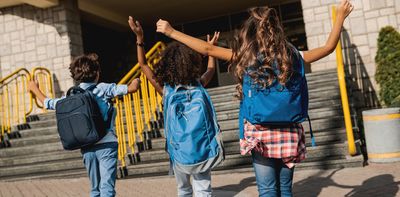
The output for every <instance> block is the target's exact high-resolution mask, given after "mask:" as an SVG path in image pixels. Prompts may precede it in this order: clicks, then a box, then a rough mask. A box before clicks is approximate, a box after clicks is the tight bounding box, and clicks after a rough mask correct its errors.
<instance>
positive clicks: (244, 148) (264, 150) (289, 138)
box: [240, 122, 306, 168]
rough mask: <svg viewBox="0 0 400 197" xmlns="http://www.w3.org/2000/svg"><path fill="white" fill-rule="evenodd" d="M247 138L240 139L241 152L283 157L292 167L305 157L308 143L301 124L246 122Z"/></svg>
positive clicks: (245, 134)
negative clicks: (279, 124) (265, 124)
mask: <svg viewBox="0 0 400 197" xmlns="http://www.w3.org/2000/svg"><path fill="white" fill-rule="evenodd" d="M244 136H245V139H241V140H240V153H241V154H242V155H246V154H251V151H252V150H254V151H257V152H260V153H261V154H262V155H263V156H264V157H267V158H276V159H280V158H281V159H282V160H283V162H284V163H285V164H286V165H287V166H288V167H289V168H292V167H293V166H294V165H295V163H299V162H301V161H302V160H304V159H305V154H306V145H305V135H304V129H303V126H302V125H301V124H295V125H291V126H286V127H281V126H280V127H278V126H264V125H252V124H250V123H249V122H245V124H244Z"/></svg>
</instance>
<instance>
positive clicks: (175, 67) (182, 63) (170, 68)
mask: <svg viewBox="0 0 400 197" xmlns="http://www.w3.org/2000/svg"><path fill="white" fill-rule="evenodd" d="M201 64H202V57H201V55H200V54H199V53H197V52H195V51H193V50H192V49H190V48H189V47H187V46H186V45H183V44H181V43H179V42H176V41H174V42H171V43H170V44H168V46H167V47H166V49H165V50H164V51H163V52H162V54H161V59H160V61H158V63H157V64H156V65H155V66H154V75H155V78H156V81H157V82H158V83H159V84H165V83H166V84H168V85H170V86H175V85H189V84H192V83H194V82H195V81H196V80H197V79H199V78H200V76H201V73H200V72H201V71H200V65H201Z"/></svg>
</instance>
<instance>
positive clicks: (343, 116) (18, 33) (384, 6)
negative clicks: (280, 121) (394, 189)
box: [0, 0, 400, 181]
mask: <svg viewBox="0 0 400 197" xmlns="http://www.w3.org/2000/svg"><path fill="white" fill-rule="evenodd" d="M339 2H340V0H213V1H207V0H190V1H188V0H169V1H161V0H146V1H139V0H136V1H132V0H131V1H129V0H113V1H110V0H0V88H1V89H0V129H1V130H0V131H1V133H0V149H1V151H0V157H1V158H0V181H1V180H18V179H29V178H42V177H78V176H86V172H85V170H84V166H83V164H82V161H81V154H80V153H79V151H71V152H67V151H64V150H63V148H62V146H61V143H60V140H59V136H58V133H57V123H56V117H55V113H54V112H52V111H44V112H47V113H41V112H42V111H41V109H39V108H40V107H41V103H38V102H37V101H35V100H34V99H32V98H31V95H30V94H28V93H26V90H25V89H26V88H25V86H26V80H27V78H29V75H31V76H32V77H34V78H35V79H38V81H39V82H40V83H39V86H40V87H46V88H47V90H46V91H47V93H51V92H55V95H50V96H61V95H64V94H65V93H66V91H67V89H68V88H69V87H71V86H72V85H73V81H72V79H71V77H70V72H69V69H68V68H69V64H70V62H71V59H72V58H73V57H75V56H78V55H81V54H83V53H91V52H95V53H97V54H99V57H100V62H101V66H102V72H101V79H100V80H101V81H105V82H119V81H121V79H124V80H125V79H127V80H126V81H125V82H128V81H129V80H130V79H133V78H134V77H137V76H139V74H140V70H139V69H136V70H135V69H132V68H133V67H134V65H135V64H136V63H137V60H136V44H135V42H136V41H135V37H134V34H133V33H132V32H131V30H130V28H129V26H128V24H127V20H128V16H129V15H131V16H133V17H135V19H136V20H139V21H140V22H141V23H142V26H143V27H144V31H145V48H146V50H147V51H150V52H149V53H148V54H150V55H149V63H150V64H152V63H154V62H155V61H156V60H157V58H158V56H157V54H158V53H159V52H160V51H161V50H162V47H161V46H162V44H160V43H158V41H163V42H164V43H168V42H170V41H171V40H170V39H168V38H167V37H165V36H164V35H162V34H159V33H156V32H155V30H156V25H155V24H156V22H157V20H158V19H159V18H161V19H164V20H168V21H169V22H170V23H171V24H172V25H173V26H174V27H175V28H176V29H178V30H180V31H183V32H184V33H187V34H189V35H193V36H195V37H198V38H201V39H205V38H206V35H207V34H212V33H213V32H214V31H220V32H221V38H220V41H219V45H221V46H224V47H229V46H230V43H231V41H232V40H233V35H234V32H235V30H236V29H237V28H238V27H240V25H241V24H242V23H243V21H244V20H245V19H246V18H247V17H248V16H247V15H248V14H247V12H246V10H247V9H248V8H250V7H254V6H265V5H268V6H270V7H274V8H275V9H276V10H277V11H278V12H279V16H280V19H281V21H282V23H283V25H284V30H285V32H286V35H287V37H288V39H289V41H290V42H292V43H293V44H294V45H295V46H296V47H297V48H298V49H299V50H308V49H313V48H316V47H319V46H322V45H324V44H325V42H326V40H327V39H328V36H329V33H330V31H331V26H332V6H333V5H335V4H337V3H339ZM352 3H353V4H354V7H355V10H354V11H353V12H352V13H351V14H350V16H349V18H348V19H347V20H346V22H345V24H344V28H343V32H342V37H341V43H342V50H343V51H342V54H343V62H344V65H345V73H346V76H345V79H346V83H347V88H348V91H347V93H348V99H349V100H350V102H349V103H350V105H349V106H347V105H345V104H343V103H342V97H341V96H342V95H344V94H341V91H340V90H339V85H338V78H340V77H338V74H337V71H336V69H335V68H336V67H337V61H336V54H335V53H333V54H331V55H329V56H328V57H326V58H324V59H322V60H320V61H318V62H315V63H313V64H312V65H307V72H309V74H308V75H307V80H308V85H309V98H310V100H309V101H310V102H309V103H310V104H309V115H310V117H311V118H310V119H311V122H312V128H313V131H315V132H314V133H315V138H316V142H317V147H313V148H310V149H309V152H308V156H307V159H306V160H305V162H304V163H302V164H300V165H299V166H297V167H296V170H298V169H315V168H318V169H328V168H343V167H356V166H362V165H363V164H364V163H365V159H366V157H362V154H363V155H364V156H365V154H366V151H365V150H363V148H365V142H364V141H363V140H364V139H363V136H362V135H363V133H362V131H363V128H362V126H361V125H360V124H361V121H360V118H361V113H360V111H361V110H363V109H365V108H371V107H376V106H379V102H378V97H377V94H376V90H377V89H378V87H377V85H376V83H375V80H374V75H375V67H376V65H375V62H374V59H375V55H376V51H377V37H378V33H379V30H380V29H381V28H382V27H384V26H387V25H390V26H393V27H395V28H396V29H399V28H400V0H352ZM153 46H157V47H158V48H157V47H153ZM151 49H152V50H151ZM339 54H340V53H339ZM206 58H207V57H204V60H205V61H204V68H205V64H206V62H207V61H206ZM38 66H41V67H44V68H46V69H42V70H40V69H39V70H35V69H36V68H37V67H38ZM19 68H26V69H25V70H24V69H23V70H19V71H18V72H14V71H16V70H17V69H19ZM34 68H35V69H34ZM137 68H138V67H137ZM227 68H228V63H227V62H225V61H218V62H217V73H216V75H215V76H214V78H213V80H212V81H211V83H210V84H209V86H210V89H209V90H208V92H209V94H210V96H211V97H212V100H213V103H214V105H215V109H216V112H217V116H218V117H217V118H218V121H219V124H220V127H221V130H222V131H224V132H223V136H224V145H225V147H226V153H227V155H226V160H225V162H224V164H223V165H222V166H221V168H218V169H221V170H222V169H232V168H237V167H249V166H251V158H250V157H249V156H248V155H247V156H244V157H243V156H241V155H240V154H239V151H238V148H239V140H238V135H237V131H238V111H239V110H238V109H239V102H238V101H237V100H236V99H234V98H233V96H232V95H234V93H235V88H234V85H232V84H233V83H234V81H233V79H232V77H231V75H230V74H229V73H228V69H227ZM131 69H132V72H130V70H131ZM47 70H48V71H49V72H47ZM36 71H37V72H36ZM29 72H30V74H29ZM46 72H47V73H46ZM11 73H13V74H11ZM127 73H128V74H129V75H127ZM50 75H51V76H52V78H53V82H54V91H53V89H52V88H48V86H45V85H44V81H45V78H48V77H49V76H50ZM143 81H144V80H143ZM146 84H147V83H142V84H141V89H140V91H138V92H136V93H134V94H130V95H128V96H124V97H118V98H115V99H114V100H115V106H116V108H117V114H118V116H117V118H116V134H117V136H118V141H119V145H120V146H119V157H118V158H119V164H118V166H119V171H118V174H119V177H120V178H122V177H125V176H126V175H132V176H138V177H140V176H152V175H160V174H167V173H168V170H169V161H168V155H167V153H165V151H164V148H165V139H163V138H162V133H163V132H162V123H163V121H162V115H160V109H161V108H162V104H161V97H160V95H156V94H155V91H154V89H152V86H147V85H146ZM342 84H343V83H342ZM42 85H43V86H42ZM341 87H344V86H341ZM343 92H344V91H343ZM343 98H347V97H346V96H343ZM343 100H347V99H343ZM344 102H345V101H344ZM35 103H36V106H37V107H38V108H37V109H33V105H34V104H35ZM24 104H25V105H24ZM21 106H22V107H21ZM348 108H350V109H349V110H347V111H350V112H343V111H346V109H348ZM35 110H36V111H35ZM38 112H40V113H38ZM350 123H352V125H351V124H350ZM310 126H311V124H310V125H308V123H307V124H306V123H304V124H303V127H304V130H305V131H306V132H307V133H308V132H309V131H310V130H311V128H310ZM306 138H307V139H306V142H307V146H308V147H310V146H311V144H310V140H311V139H310V137H309V135H308V134H307V136H306ZM356 149H357V150H356ZM350 155H351V156H350Z"/></svg>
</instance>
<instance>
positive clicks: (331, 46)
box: [325, 44, 336, 55]
mask: <svg viewBox="0 0 400 197" xmlns="http://www.w3.org/2000/svg"><path fill="white" fill-rule="evenodd" d="M335 48H336V45H334V44H327V45H325V51H326V53H327V55H328V54H331V53H333V52H334V51H335Z"/></svg>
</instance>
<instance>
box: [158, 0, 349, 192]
mask: <svg viewBox="0 0 400 197" xmlns="http://www.w3.org/2000/svg"><path fill="white" fill-rule="evenodd" d="M352 10H353V5H352V4H351V3H350V2H349V0H342V1H341V3H340V6H339V7H338V13H337V14H338V15H337V20H336V22H335V24H334V25H333V28H332V32H331V33H330V35H329V38H328V41H327V42H326V44H325V46H322V47H320V48H316V49H312V50H309V51H304V52H300V54H301V56H302V57H303V59H304V62H305V63H312V62H314V61H317V60H319V59H321V58H323V57H325V56H327V55H328V54H330V53H332V52H333V51H334V49H335V47H336V45H337V43H338V41H339V36H340V31H341V28H342V25H343V22H344V20H345V18H346V17H347V16H348V15H349V14H350V12H351V11H352ZM249 15H250V16H249V18H248V19H247V20H246V21H245V22H244V23H243V26H242V28H241V29H240V31H239V32H238V35H236V38H235V43H234V46H233V49H226V48H221V47H218V46H213V45H212V44H209V43H206V42H204V41H202V40H199V39H196V38H193V37H191V36H188V35H185V34H183V33H181V32H179V31H177V30H175V29H173V28H172V27H171V26H170V25H169V23H168V22H167V21H164V20H161V19H160V20H159V21H158V22H157V32H161V33H164V34H165V35H167V36H169V37H171V38H173V39H175V40H177V41H179V42H182V43H183V44H185V45H187V46H189V47H190V48H192V49H194V50H196V51H197V52H199V53H201V54H203V55H209V56H214V57H216V58H219V59H224V60H227V61H231V67H230V70H233V71H234V75H235V77H236V78H237V80H238V81H239V82H240V83H239V84H238V86H237V90H238V96H239V98H240V99H241V100H242V101H243V100H245V99H249V98H250V97H252V95H251V94H247V92H244V91H243V92H242V87H244V85H243V81H244V79H249V78H250V82H249V83H251V84H255V86H256V87H261V88H262V89H264V90H265V89H267V88H269V87H271V86H272V85H276V84H277V83H278V84H281V87H285V86H286V85H287V82H289V80H290V78H291V77H293V76H295V75H294V74H295V73H294V70H295V69H294V65H292V64H294V61H295V57H296V55H297V54H299V53H298V52H297V50H296V49H294V47H292V45H291V44H290V43H289V42H288V41H287V40H286V38H285V35H284V32H283V27H282V25H281V23H280V21H279V17H278V14H277V12H276V10H275V9H273V8H269V7H255V8H251V9H249ZM232 68H233V69H232ZM277 73H278V74H277ZM292 74H293V75H292ZM263 102H264V103H268V102H269V103H270V104H271V105H273V103H271V102H273V101H271V100H265V101H263ZM259 107H260V106H253V109H254V110H258V109H259ZM243 111H244V110H243ZM243 111H242V108H241V110H240V113H241V114H242V113H243ZM283 111H284V110H283ZM257 118H262V117H257ZM239 121H240V123H244V127H243V129H241V130H240V132H241V136H243V137H241V139H240V141H241V143H240V146H241V153H242V154H246V153H251V154H252V157H253V166H254V171H255V174H256V180H257V187H258V191H259V195H260V196H278V195H280V196H292V179H293V170H294V165H295V163H298V162H300V161H301V160H303V159H304V158H305V157H304V156H305V142H304V139H305V137H304V130H303V127H302V126H301V124H300V123H293V124H291V125H280V126H271V125H259V124H258V125H257V124H251V123H250V122H248V121H246V120H244V119H239ZM276 139H294V140H276ZM275 150H276V152H274V151H275Z"/></svg>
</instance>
